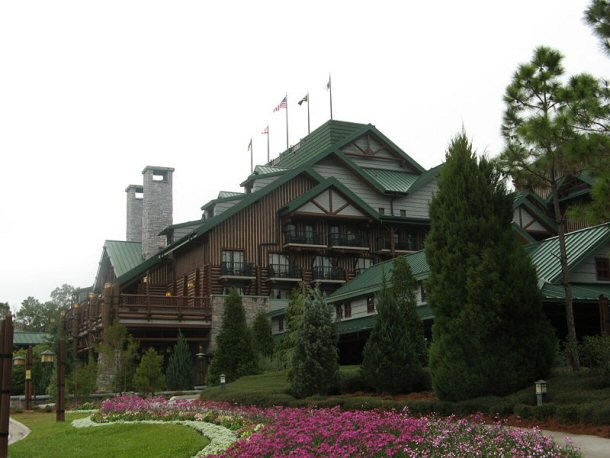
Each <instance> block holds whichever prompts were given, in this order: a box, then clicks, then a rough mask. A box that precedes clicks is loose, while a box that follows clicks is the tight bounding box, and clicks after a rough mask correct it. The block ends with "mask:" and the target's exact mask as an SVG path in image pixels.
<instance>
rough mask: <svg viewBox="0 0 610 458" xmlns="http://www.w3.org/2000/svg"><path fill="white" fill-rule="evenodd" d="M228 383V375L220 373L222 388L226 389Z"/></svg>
mask: <svg viewBox="0 0 610 458" xmlns="http://www.w3.org/2000/svg"><path fill="white" fill-rule="evenodd" d="M226 383H227V377H226V376H225V374H220V388H222V389H224V387H225V386H226Z"/></svg>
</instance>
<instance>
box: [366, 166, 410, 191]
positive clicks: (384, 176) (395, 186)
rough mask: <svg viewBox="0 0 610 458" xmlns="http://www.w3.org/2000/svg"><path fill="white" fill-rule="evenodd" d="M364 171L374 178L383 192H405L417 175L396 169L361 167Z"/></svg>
mask: <svg viewBox="0 0 610 458" xmlns="http://www.w3.org/2000/svg"><path fill="white" fill-rule="evenodd" d="M362 170H364V173H366V174H367V175H368V176H370V177H371V178H372V179H373V180H375V181H376V182H377V183H378V184H379V186H380V187H381V188H383V190H384V192H396V193H403V194H406V193H407V192H408V191H409V188H410V187H411V185H412V184H413V183H415V182H416V181H417V178H418V175H416V174H414V173H408V172H401V171H398V170H386V169H372V168H363V169H362Z"/></svg>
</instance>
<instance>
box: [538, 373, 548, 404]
mask: <svg viewBox="0 0 610 458" xmlns="http://www.w3.org/2000/svg"><path fill="white" fill-rule="evenodd" d="M535 383H536V405H537V406H541V405H542V402H543V401H544V400H545V398H546V390H547V386H548V383H547V382H546V381H545V380H542V379H540V380H538V381H536V382H535Z"/></svg>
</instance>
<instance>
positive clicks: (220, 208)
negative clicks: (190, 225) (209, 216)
mask: <svg viewBox="0 0 610 458" xmlns="http://www.w3.org/2000/svg"><path fill="white" fill-rule="evenodd" d="M239 202H241V199H234V200H227V201H225V202H218V203H216V204H215V205H214V216H218V215H220V214H221V213H222V212H224V211H227V210H228V209H229V208H231V207H232V206H233V205H235V204H238V203H239Z"/></svg>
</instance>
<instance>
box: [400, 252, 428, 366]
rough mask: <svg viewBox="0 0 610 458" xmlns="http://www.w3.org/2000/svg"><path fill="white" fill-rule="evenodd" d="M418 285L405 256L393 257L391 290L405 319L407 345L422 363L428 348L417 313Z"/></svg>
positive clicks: (425, 360) (424, 361) (423, 363)
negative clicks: (413, 350)
mask: <svg viewBox="0 0 610 458" xmlns="http://www.w3.org/2000/svg"><path fill="white" fill-rule="evenodd" d="M418 287H419V285H418V283H417V280H415V277H414V276H413V272H412V271H411V266H410V265H409V262H408V261H407V258H406V257H405V256H401V257H398V258H396V259H394V271H393V273H392V292H393V293H394V297H395V298H396V300H397V301H398V306H399V307H400V308H402V310H403V312H402V313H403V314H404V316H405V321H406V323H405V324H406V336H407V339H408V340H409V345H410V346H412V347H413V348H414V349H415V353H416V355H417V357H418V359H419V362H420V363H421V364H422V365H426V364H427V362H428V349H427V348H426V339H425V338H424V325H423V323H422V321H421V318H420V317H419V315H418V314H417V298H416V296H415V291H417V289H418Z"/></svg>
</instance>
